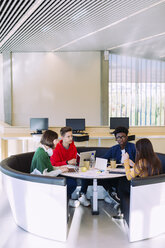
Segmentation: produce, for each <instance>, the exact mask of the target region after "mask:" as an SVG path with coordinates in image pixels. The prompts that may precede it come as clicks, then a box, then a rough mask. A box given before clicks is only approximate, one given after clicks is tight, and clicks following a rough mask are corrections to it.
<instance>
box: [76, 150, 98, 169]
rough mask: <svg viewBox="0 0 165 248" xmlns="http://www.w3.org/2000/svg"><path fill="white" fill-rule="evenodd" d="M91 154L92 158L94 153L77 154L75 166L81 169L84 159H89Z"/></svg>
mask: <svg viewBox="0 0 165 248" xmlns="http://www.w3.org/2000/svg"><path fill="white" fill-rule="evenodd" d="M92 153H94V156H95V154H96V151H88V152H80V154H79V153H77V157H76V166H79V167H83V166H84V165H83V162H84V159H90V158H91V155H92Z"/></svg>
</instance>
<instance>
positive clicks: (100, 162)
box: [95, 158, 108, 170]
mask: <svg viewBox="0 0 165 248" xmlns="http://www.w3.org/2000/svg"><path fill="white" fill-rule="evenodd" d="M107 161H108V160H107V159H105V158H96V163H95V168H96V169H99V170H106V169H107Z"/></svg>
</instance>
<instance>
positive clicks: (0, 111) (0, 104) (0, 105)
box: [0, 54, 4, 121]
mask: <svg viewBox="0 0 165 248" xmlns="http://www.w3.org/2000/svg"><path fill="white" fill-rule="evenodd" d="M0 121H4V98H3V56H2V54H0Z"/></svg>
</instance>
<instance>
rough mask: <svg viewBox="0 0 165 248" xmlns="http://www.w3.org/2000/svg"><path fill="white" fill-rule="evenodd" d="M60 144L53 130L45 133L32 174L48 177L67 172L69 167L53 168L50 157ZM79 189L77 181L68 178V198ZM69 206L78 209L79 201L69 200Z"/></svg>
mask: <svg viewBox="0 0 165 248" xmlns="http://www.w3.org/2000/svg"><path fill="white" fill-rule="evenodd" d="M57 143H58V134H57V133H56V132H54V131H52V130H47V131H45V132H44V133H43V135H42V137H41V141H40V146H39V147H38V149H37V150H36V152H35V154H34V156H33V159H32V163H31V168H30V172H31V173H33V174H36V173H37V171H39V172H40V173H41V174H43V175H47V176H49V175H50V176H58V175H59V174H61V173H62V172H67V171H68V168H67V166H60V169H59V168H57V167H55V166H52V164H51V162H50V157H51V156H52V154H53V149H54V148H55V147H56V144H57ZM76 187H77V182H76V180H74V179H72V178H67V195H68V198H70V197H71V194H72V193H73V191H74V190H75V189H76ZM69 205H70V206H71V207H78V206H79V205H80V202H79V201H74V200H71V199H70V200H69Z"/></svg>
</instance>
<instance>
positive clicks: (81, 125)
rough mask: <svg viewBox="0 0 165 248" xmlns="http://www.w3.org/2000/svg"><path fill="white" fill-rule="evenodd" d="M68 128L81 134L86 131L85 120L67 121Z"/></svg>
mask: <svg viewBox="0 0 165 248" xmlns="http://www.w3.org/2000/svg"><path fill="white" fill-rule="evenodd" d="M66 126H67V127H71V128H72V130H73V133H74V132H80V131H84V130H85V119H83V118H80V119H66Z"/></svg>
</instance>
